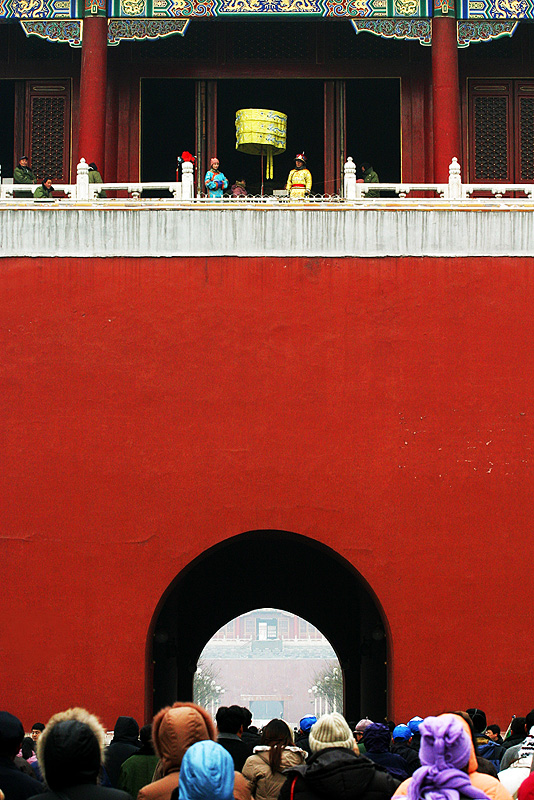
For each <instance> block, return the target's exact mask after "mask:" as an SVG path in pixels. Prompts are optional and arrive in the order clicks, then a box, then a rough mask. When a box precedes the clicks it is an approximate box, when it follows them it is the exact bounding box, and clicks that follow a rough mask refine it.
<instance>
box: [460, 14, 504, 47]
mask: <svg viewBox="0 0 534 800" xmlns="http://www.w3.org/2000/svg"><path fill="white" fill-rule="evenodd" d="M518 25H519V22H517V21H515V20H511V21H509V22H495V21H493V20H476V21H475V20H473V21H469V22H467V21H463V20H460V21H459V22H458V47H469V45H470V44H473V43H475V42H491V40H492V39H500V38H501V36H513V34H514V32H515V29H516V28H517V26H518Z"/></svg>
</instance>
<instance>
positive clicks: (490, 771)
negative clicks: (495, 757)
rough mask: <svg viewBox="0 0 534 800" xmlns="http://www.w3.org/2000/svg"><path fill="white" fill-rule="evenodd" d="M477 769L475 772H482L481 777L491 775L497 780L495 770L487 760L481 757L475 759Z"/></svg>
mask: <svg viewBox="0 0 534 800" xmlns="http://www.w3.org/2000/svg"><path fill="white" fill-rule="evenodd" d="M477 761H478V769H477V772H482V774H483V775H491V777H492V778H498V777H499V776H498V774H497V768H496V766H495V765H494V764H492V763H491V761H489V760H488V759H487V758H483V757H482V756H478V757H477Z"/></svg>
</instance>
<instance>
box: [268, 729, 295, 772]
mask: <svg viewBox="0 0 534 800" xmlns="http://www.w3.org/2000/svg"><path fill="white" fill-rule="evenodd" d="M260 744H264V745H268V746H269V747H270V750H269V765H270V767H271V772H272V773H273V775H274V773H275V772H280V764H281V762H282V753H283V750H284V747H288V746H290V745H292V744H293V738H292V736H291V731H290V729H289V726H288V725H287V723H285V722H284V720H283V719H272V720H271V721H270V722H268V723H267V725H266V726H265V727H264V729H263V733H262V735H261V742H260Z"/></svg>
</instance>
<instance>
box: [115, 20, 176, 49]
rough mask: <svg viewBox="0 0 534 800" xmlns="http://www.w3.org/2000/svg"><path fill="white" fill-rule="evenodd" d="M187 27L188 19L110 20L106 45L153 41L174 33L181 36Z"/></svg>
mask: <svg viewBox="0 0 534 800" xmlns="http://www.w3.org/2000/svg"><path fill="white" fill-rule="evenodd" d="M188 25H189V20H188V19H110V20H109V25H108V44H109V45H117V44H120V42H121V41H134V40H137V41H143V40H147V39H148V40H152V41H153V40H155V39H164V38H165V37H167V36H173V35H174V34H176V33H178V34H180V36H183V35H184V33H185V32H186V29H187V26H188Z"/></svg>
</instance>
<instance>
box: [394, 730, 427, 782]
mask: <svg viewBox="0 0 534 800" xmlns="http://www.w3.org/2000/svg"><path fill="white" fill-rule="evenodd" d="M391 736H392V738H393V742H392V744H391V746H390V750H391V752H392V753H394V754H395V755H397V756H401V758H403V759H404V760H405V762H406V770H407V772H408V775H413V774H414V772H415V770H416V769H419V767H420V766H421V762H420V761H419V756H418V755H417V753H416V752H415V751H414V750H413V749H412V748H411V747H410V742H411V741H412V732H411V730H410V729H409V727H408V726H407V725H397V726H396V727H395V728H393V733H392V734H391Z"/></svg>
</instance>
